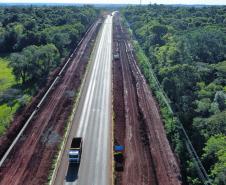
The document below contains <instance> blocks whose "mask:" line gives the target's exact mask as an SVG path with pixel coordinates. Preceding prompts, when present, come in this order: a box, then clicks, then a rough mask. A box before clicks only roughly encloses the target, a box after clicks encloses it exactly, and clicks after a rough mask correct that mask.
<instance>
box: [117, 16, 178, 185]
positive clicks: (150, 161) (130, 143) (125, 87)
mask: <svg viewBox="0 0 226 185" xmlns="http://www.w3.org/2000/svg"><path fill="white" fill-rule="evenodd" d="M113 39H114V45H113V48H114V54H119V59H117V58H116V59H115V60H114V61H113V94H114V101H113V103H114V104H113V108H114V113H115V118H114V124H115V127H114V133H115V136H114V137H115V144H119V145H124V146H125V151H124V156H125V161H124V170H123V171H121V172H119V171H116V172H115V175H116V178H115V183H116V185H180V184H182V182H181V180H180V179H181V176H180V169H179V166H178V164H177V161H176V159H175V156H174V154H173V152H172V150H171V148H170V145H169V142H168V140H167V137H166V133H165V131H164V126H163V122H162V120H161V116H160V113H159V110H158V105H157V103H156V101H155V99H154V97H153V95H152V93H151V91H150V89H149V87H148V85H147V83H146V81H145V79H144V77H143V75H142V74H141V71H140V70H139V68H138V66H137V62H136V58H135V57H134V56H135V53H134V52H133V49H132V45H131V44H130V41H129V37H128V34H127V32H126V30H125V29H124V28H123V27H122V26H121V23H120V20H119V16H116V17H115V19H114V35H113Z"/></svg>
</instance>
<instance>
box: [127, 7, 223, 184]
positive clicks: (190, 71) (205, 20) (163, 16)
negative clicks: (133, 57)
mask: <svg viewBox="0 0 226 185" xmlns="http://www.w3.org/2000/svg"><path fill="white" fill-rule="evenodd" d="M225 12H226V7H224V6H219V7H203V8H200V7H199V8H195V7H174V6H164V5H149V6H142V7H140V6H139V7H138V6H136V7H135V6H133V7H127V8H125V9H123V10H122V13H123V14H124V16H125V18H126V20H127V21H128V23H129V26H130V28H131V29H132V31H133V34H134V36H135V38H136V40H137V41H138V43H135V49H136V51H137V56H138V58H139V59H140V60H141V61H142V62H141V63H140V66H141V69H142V71H143V73H144V75H145V77H146V79H147V80H148V82H149V84H150V86H151V87H152V88H155V89H154V92H155V95H156V96H157V99H158V100H159V102H160V106H161V112H162V115H163V119H164V122H165V127H166V132H167V135H168V137H169V140H170V142H171V145H172V147H173V148H174V149H175V151H176V152H177V154H178V155H179V157H180V161H181V165H182V172H183V178H184V179H183V180H184V182H185V183H187V184H192V185H201V184H202V183H201V182H200V180H199V179H198V177H197V174H198V173H197V171H196V168H195V164H194V162H193V160H192V159H191V158H190V156H189V155H188V154H187V152H186V149H185V146H182V145H181V140H180V139H179V136H178V133H176V131H177V129H176V127H177V125H176V124H177V122H176V121H175V120H174V118H173V116H172V115H171V114H170V112H169V108H168V107H167V105H165V104H164V103H163V101H162V97H163V96H162V95H161V91H160V90H159V89H158V87H157V86H156V82H155V81H154V76H153V75H152V71H151V69H153V73H154V74H155V75H156V76H157V79H158V81H159V82H160V86H161V88H162V89H163V90H164V91H165V93H166V94H167V96H168V97H169V99H170V102H171V106H172V108H173V111H174V112H175V114H176V115H177V116H178V118H179V119H180V120H181V122H182V124H183V126H184V127H185V129H186V131H187V133H188V134H189V137H190V139H191V140H192V143H193V145H194V147H195V149H196V151H197V153H198V155H199V157H200V158H201V160H202V163H203V164H204V167H205V168H206V169H207V172H208V174H209V176H210V178H211V179H212V180H213V182H212V184H213V185H224V184H226V175H225V174H226V137H225V135H226V13H225ZM139 45H140V46H141V48H139ZM142 50H143V51H144V54H145V55H146V56H147V58H146V57H145V56H144V54H143V53H142ZM154 84H155V85H154ZM161 96H162V97H161Z"/></svg>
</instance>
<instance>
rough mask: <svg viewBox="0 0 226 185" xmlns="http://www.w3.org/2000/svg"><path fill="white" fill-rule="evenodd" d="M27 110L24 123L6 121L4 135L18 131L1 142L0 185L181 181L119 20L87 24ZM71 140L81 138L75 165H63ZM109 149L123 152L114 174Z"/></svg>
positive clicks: (167, 183) (135, 184) (155, 184)
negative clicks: (7, 129)
mask: <svg viewBox="0 0 226 185" xmlns="http://www.w3.org/2000/svg"><path fill="white" fill-rule="evenodd" d="M101 22H102V24H101ZM100 25H101V26H100ZM94 41H95V42H94ZM114 54H116V55H117V56H118V57H116V58H114V57H112V56H114ZM75 99H76V103H75ZM29 109H30V111H29V113H30V114H29V116H26V120H25V117H23V116H21V115H20V116H18V118H16V119H15V122H14V123H12V128H11V129H10V130H11V131H12V130H13V128H14V129H15V128H17V132H12V133H14V134H11V136H12V135H13V136H12V137H10V139H9V140H10V141H11V142H9V141H8V140H7V138H4V139H1V140H0V144H1V146H2V144H4V147H3V148H0V155H1V163H0V185H6V184H10V185H28V184H29V185H30V184H34V185H35V184H37V185H40V184H45V183H47V182H48V180H50V179H51V181H50V183H51V184H55V185H62V184H70V185H75V184H76V185H78V184H79V185H108V184H109V185H110V184H114V183H115V184H116V185H149V184H151V185H179V184H182V183H181V180H180V179H181V177H180V169H179V166H178V163H177V161H176V158H175V156H174V153H173V151H172V150H171V148H170V145H169V142H168V140H167V137H166V133H165V131H164V126H163V122H162V120H161V116H160V113H159V109H158V105H157V103H156V101H155V99H154V97H153V95H152V92H151V90H150V89H149V87H148V85H147V83H146V80H145V79H144V77H143V75H142V73H141V71H140V70H139V67H138V65H137V61H136V55H135V53H134V50H133V47H132V44H131V42H130V38H129V35H128V33H127V30H126V29H125V28H124V27H123V26H122V25H121V22H120V17H119V15H116V14H111V15H107V16H106V17H105V19H104V20H102V21H100V20H97V21H96V22H95V23H94V24H93V25H92V26H91V27H90V29H89V30H88V31H87V33H86V34H85V36H84V38H83V39H82V40H81V42H80V43H79V45H78V47H77V49H76V50H75V51H74V52H73V53H72V54H71V55H70V57H69V59H68V60H67V61H66V63H65V64H64V65H63V66H62V67H61V68H60V69H59V71H58V73H56V75H55V78H52V80H50V83H49V88H46V90H45V93H42V95H40V96H39V97H38V98H36V99H34V101H33V102H32V103H31V105H30V107H29V106H28V108H27V109H25V110H29ZM31 110H32V111H31ZM73 110H74V111H73ZM24 114H25V113H24ZM69 117H72V121H71V124H70V125H69V126H67V123H68V118H69ZM15 125H19V126H18V127H16V126H15ZM13 126H14V127H13ZM65 130H67V131H66V136H64V134H65ZM9 135H10V134H8V135H7V136H9ZM74 137H82V138H83V141H84V142H83V153H82V158H81V163H80V166H79V168H71V167H70V165H69V163H68V149H69V148H70V144H71V141H72V139H73V138H74ZM8 138H9V137H8ZM62 140H63V142H62ZM62 143H63V145H62ZM60 144H61V147H60V149H61V151H60V153H59V145H60ZM114 144H116V145H122V146H124V147H125V151H124V159H125V161H124V164H123V165H124V168H123V171H120V172H117V171H114V160H113V159H114V158H113V145H114ZM6 146H7V147H6ZM58 154H59V155H58ZM57 155H58V157H57V158H56V156H57ZM53 159H57V160H54V162H55V164H56V165H55V166H54V170H53V169H52V165H53ZM50 171H53V176H51V175H50Z"/></svg>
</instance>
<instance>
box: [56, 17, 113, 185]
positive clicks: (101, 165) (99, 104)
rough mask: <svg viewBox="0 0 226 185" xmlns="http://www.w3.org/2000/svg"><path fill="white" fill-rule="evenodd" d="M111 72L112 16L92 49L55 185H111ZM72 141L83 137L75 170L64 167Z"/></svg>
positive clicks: (107, 19) (107, 20)
mask: <svg viewBox="0 0 226 185" xmlns="http://www.w3.org/2000/svg"><path fill="white" fill-rule="evenodd" d="M111 68H112V16H107V18H106V19H105V21H104V23H103V27H102V30H101V32H100V34H99V39H98V40H97V43H96V48H94V52H93V57H92V60H91V63H90V66H89V69H88V73H87V76H86V79H85V82H84V86H83V89H82V92H81V97H80V100H79V104H78V107H77V110H76V112H75V116H74V119H73V124H72V128H71V130H70V134H69V137H68V140H67V143H66V147H65V151H64V152H63V156H62V160H61V161H60V164H59V169H58V170H57V174H56V179H55V181H54V184H55V185H62V184H67V185H108V184H110V183H111V178H112V177H111V175H112V173H111V169H112V162H111V156H112V137H111V136H112V133H111V132H112V130H111V128H112V127H111V119H112V116H111V111H112V105H111V101H112V100H111V96H112V94H111V91H112V87H111V83H112V82H111V81H112V79H111V78H112V73H111ZM73 137H83V153H82V161H81V164H80V167H79V170H78V169H76V168H74V167H69V165H68V156H67V151H68V149H69V148H70V143H71V140H72V138H73ZM77 171H78V172H77Z"/></svg>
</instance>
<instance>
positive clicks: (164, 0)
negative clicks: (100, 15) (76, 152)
mask: <svg viewBox="0 0 226 185" xmlns="http://www.w3.org/2000/svg"><path fill="white" fill-rule="evenodd" d="M141 1H142V4H149V3H150V2H151V3H152V4H153V3H157V4H208V5H226V0H141ZM0 3H82V4H99V3H103V4H138V3H140V0H107V1H106V0H0Z"/></svg>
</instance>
